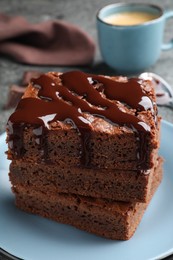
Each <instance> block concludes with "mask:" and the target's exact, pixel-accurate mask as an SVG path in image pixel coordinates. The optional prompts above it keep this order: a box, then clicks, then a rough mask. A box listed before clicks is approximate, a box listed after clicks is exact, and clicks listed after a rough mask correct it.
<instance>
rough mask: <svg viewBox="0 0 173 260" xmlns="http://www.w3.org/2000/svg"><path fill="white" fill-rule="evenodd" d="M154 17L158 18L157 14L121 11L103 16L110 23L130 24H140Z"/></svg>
mask: <svg viewBox="0 0 173 260" xmlns="http://www.w3.org/2000/svg"><path fill="white" fill-rule="evenodd" d="M156 18H158V15H156V14H152V13H147V12H123V13H116V14H112V15H109V16H107V17H105V18H104V21H105V22H106V23H109V24H112V25H122V26H130V25H137V24H142V23H145V22H148V21H151V20H153V19H156Z"/></svg>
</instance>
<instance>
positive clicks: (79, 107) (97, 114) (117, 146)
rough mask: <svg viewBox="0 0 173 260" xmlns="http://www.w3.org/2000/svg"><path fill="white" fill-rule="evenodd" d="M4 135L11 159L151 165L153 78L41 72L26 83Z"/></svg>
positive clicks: (154, 147)
mask: <svg viewBox="0 0 173 260" xmlns="http://www.w3.org/2000/svg"><path fill="white" fill-rule="evenodd" d="M7 133H8V138H7V142H8V147H9V151H8V158H9V159H11V160H19V159H23V160H24V161H28V162H37V163H39V162H46V163H51V164H52V163H55V164H61V166H65V165H68V166H69V167H78V166H81V167H85V168H107V169H120V170H122V169H128V170H129V169H130V170H137V169H141V170H142V171H143V170H147V169H150V168H152V167H153V165H154V161H155V159H156V158H157V149H158V147H159V141H158V140H159V124H158V117H157V107H156V103H155V93H154V89H153V86H152V82H150V81H146V80H142V79H138V78H132V79H127V78H122V77H120V78H118V77H117V78H116V77H107V76H97V75H91V74H85V73H83V72H80V71H72V72H66V73H48V74H44V75H42V76H40V77H39V78H38V79H33V80H32V82H31V83H30V85H29V87H28V88H27V90H26V92H25V94H24V96H23V99H22V100H21V101H20V103H19V105H18V106H17V108H16V111H15V112H14V113H13V114H12V115H11V117H10V118H9V121H8V124H7ZM155 155H156V156H155Z"/></svg>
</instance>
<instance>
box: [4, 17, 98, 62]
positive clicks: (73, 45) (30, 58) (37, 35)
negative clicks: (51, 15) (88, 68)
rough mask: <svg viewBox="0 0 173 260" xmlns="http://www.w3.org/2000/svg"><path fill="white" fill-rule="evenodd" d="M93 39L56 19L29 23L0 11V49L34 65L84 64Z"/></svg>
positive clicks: (91, 50)
mask: <svg viewBox="0 0 173 260" xmlns="http://www.w3.org/2000/svg"><path fill="white" fill-rule="evenodd" d="M94 51H95V45H94V42H93V40H92V39H91V38H90V37H89V36H88V35H87V34H86V33H85V32H84V31H82V30H81V29H80V28H78V27H77V26H74V25H72V24H69V23H66V22H62V21H59V20H51V21H45V22H41V23H38V24H31V23H29V22H28V21H26V20H25V18H23V17H21V16H15V17H11V16H7V15H5V14H0V53H2V54H5V55H8V56H10V57H12V58H14V59H15V60H16V61H18V62H22V63H26V64H33V65H87V64H89V63H91V62H92V60H93V57H94Z"/></svg>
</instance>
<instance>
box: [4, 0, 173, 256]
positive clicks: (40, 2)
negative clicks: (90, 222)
mask: <svg viewBox="0 0 173 260" xmlns="http://www.w3.org/2000/svg"><path fill="white" fill-rule="evenodd" d="M115 2H116V1H115ZM124 2H132V1H129V0H125V1H124ZM134 2H143V3H145V2H146V3H148V2H150V3H153V4H157V5H160V6H162V7H163V8H164V9H169V10H170V9H172V10H173V1H172V0H165V1H162V0H155V1H154V0H150V1H145V0H143V1H137V0H136V1H134ZM109 3H113V1H112V0H73V1H71V0H30V1H28V0H22V1H21V0H13V1H12V0H0V12H5V13H7V14H9V15H23V16H25V17H26V18H27V19H28V20H29V21H30V22H39V21H45V20H48V19H62V20H65V21H68V22H71V23H73V24H75V25H78V26H80V27H81V28H82V29H83V30H85V31H86V32H88V33H89V34H90V36H91V37H92V38H93V39H94V40H95V42H96V46H97V49H96V56H95V61H94V63H93V65H92V66H91V67H82V68H80V67H75V68H74V67H73V68H72V67H71V68H68V67H58V66H51V67H46V66H44V67H40V66H28V65H22V64H19V63H16V62H14V61H12V60H10V59H7V58H5V57H2V56H0V89H1V98H0V133H2V132H4V131H5V125H6V121H7V119H8V117H9V115H10V114H11V112H12V110H7V111H4V110H3V109H2V107H3V105H4V104H5V102H6V99H7V93H8V89H9V86H10V85H11V84H13V83H16V82H17V81H18V80H20V79H21V77H22V75H23V72H24V71H27V70H39V71H43V72H47V71H67V70H69V69H76V68H77V69H81V70H84V71H87V72H92V73H96V74H97V73H98V74H107V75H113V74H115V72H114V71H113V70H111V69H109V68H108V67H107V66H106V65H105V64H104V62H103V60H102V58H101V55H100V52H99V48H98V40H97V31H96V19H95V17H96V12H97V10H98V9H99V8H101V7H103V6H104V5H106V4H109ZM172 25H173V19H172V20H170V21H168V22H167V24H166V29H165V35H164V40H165V42H166V41H168V40H170V39H171V37H173V29H172V28H173V26H172ZM148 71H152V72H155V73H157V74H159V75H160V76H162V77H163V78H164V79H165V80H166V81H168V82H169V83H170V85H171V86H172V88H173V49H172V50H170V51H164V52H162V54H161V56H160V59H159V60H158V62H157V64H155V65H154V66H153V67H151V68H149V69H148ZM159 113H160V115H161V116H162V117H163V119H165V120H167V121H169V122H171V123H173V109H172V110H171V109H170V108H163V107H161V108H159ZM1 259H3V260H4V259H7V258H3V257H2V256H1V255H0V260H1ZM168 259H173V257H169V258H168ZM38 260H39V259H38Z"/></svg>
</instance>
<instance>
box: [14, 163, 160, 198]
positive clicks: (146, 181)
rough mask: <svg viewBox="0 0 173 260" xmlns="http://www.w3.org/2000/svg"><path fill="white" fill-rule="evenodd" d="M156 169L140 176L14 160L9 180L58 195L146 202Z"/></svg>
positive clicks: (118, 171) (130, 173)
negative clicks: (29, 163)
mask: <svg viewBox="0 0 173 260" xmlns="http://www.w3.org/2000/svg"><path fill="white" fill-rule="evenodd" d="M157 164H158V160H156V163H155V167H153V168H152V169H150V170H147V171H145V172H143V174H141V172H140V170H138V171H129V170H126V171H125V170H107V169H99V170H98V169H87V168H80V167H76V168H75V167H67V166H64V167H63V166H59V165H55V164H53V165H50V164H49V165H48V164H44V163H42V164H41V163H40V164H37V163H34V164H32V167H28V163H27V162H23V161H13V162H12V163H11V165H10V174H9V176H10V181H11V183H12V185H13V186H18V185H20V186H24V187H25V188H26V189H31V190H32V189H34V190H38V191H41V192H43V193H45V194H47V195H48V196H49V194H50V193H51V192H55V193H74V194H78V195H83V196H91V197H95V198H106V199H112V200H121V201H140V202H146V201H147V199H148V196H149V194H150V187H151V182H152V178H153V174H154V170H155V168H156V166H157Z"/></svg>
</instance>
